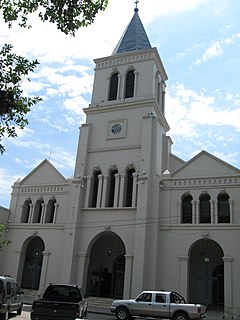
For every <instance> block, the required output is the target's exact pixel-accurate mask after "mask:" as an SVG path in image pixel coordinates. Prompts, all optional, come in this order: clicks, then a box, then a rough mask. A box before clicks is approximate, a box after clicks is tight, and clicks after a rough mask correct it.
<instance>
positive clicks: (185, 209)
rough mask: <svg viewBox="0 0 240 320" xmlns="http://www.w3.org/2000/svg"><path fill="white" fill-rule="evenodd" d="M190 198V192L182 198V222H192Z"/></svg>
mask: <svg viewBox="0 0 240 320" xmlns="http://www.w3.org/2000/svg"><path fill="white" fill-rule="evenodd" d="M192 199H193V198H192V196H191V195H190V194H189V195H185V196H183V198H182V219H181V222H182V223H192Z"/></svg>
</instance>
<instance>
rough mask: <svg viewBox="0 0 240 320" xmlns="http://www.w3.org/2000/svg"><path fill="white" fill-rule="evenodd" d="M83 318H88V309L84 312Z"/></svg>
mask: <svg viewBox="0 0 240 320" xmlns="http://www.w3.org/2000/svg"><path fill="white" fill-rule="evenodd" d="M83 319H87V309H86V310H85V312H84V315H83Z"/></svg>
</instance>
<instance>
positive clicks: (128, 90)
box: [125, 70, 135, 98]
mask: <svg viewBox="0 0 240 320" xmlns="http://www.w3.org/2000/svg"><path fill="white" fill-rule="evenodd" d="M134 82H135V73H134V70H131V71H128V73H127V77H126V86H125V98H132V97H133V96H134Z"/></svg>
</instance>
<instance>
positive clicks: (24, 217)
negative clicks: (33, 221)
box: [21, 199, 32, 223]
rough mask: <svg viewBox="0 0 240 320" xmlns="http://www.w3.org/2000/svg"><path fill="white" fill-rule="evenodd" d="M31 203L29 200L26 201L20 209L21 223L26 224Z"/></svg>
mask: <svg viewBox="0 0 240 320" xmlns="http://www.w3.org/2000/svg"><path fill="white" fill-rule="evenodd" d="M31 205H32V201H31V200H30V199H28V200H26V201H25V202H24V205H23V209H22V216H21V223H28V222H29V218H30V210H31Z"/></svg>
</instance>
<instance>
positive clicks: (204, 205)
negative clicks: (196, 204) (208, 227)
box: [199, 194, 211, 223]
mask: <svg viewBox="0 0 240 320" xmlns="http://www.w3.org/2000/svg"><path fill="white" fill-rule="evenodd" d="M210 199H211V198H210V196H209V194H204V195H202V196H201V197H200V199H199V200H200V208H199V209H200V212H199V222H200V223H211V207H210Z"/></svg>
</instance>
